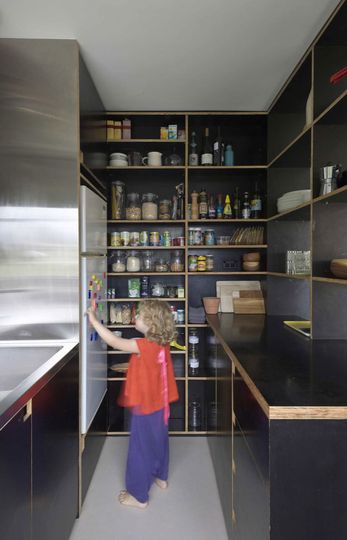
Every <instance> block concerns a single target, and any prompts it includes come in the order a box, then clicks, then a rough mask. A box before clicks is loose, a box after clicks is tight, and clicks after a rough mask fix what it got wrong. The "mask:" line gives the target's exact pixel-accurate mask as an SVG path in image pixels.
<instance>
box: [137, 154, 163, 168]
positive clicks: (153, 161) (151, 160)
mask: <svg viewBox="0 0 347 540" xmlns="http://www.w3.org/2000/svg"><path fill="white" fill-rule="evenodd" d="M162 155H163V154H162V153H161V152H148V154H147V156H146V157H144V158H143V160H142V163H143V164H144V165H146V164H147V165H148V166H149V167H160V166H161V156H162ZM146 162H147V163H146Z"/></svg>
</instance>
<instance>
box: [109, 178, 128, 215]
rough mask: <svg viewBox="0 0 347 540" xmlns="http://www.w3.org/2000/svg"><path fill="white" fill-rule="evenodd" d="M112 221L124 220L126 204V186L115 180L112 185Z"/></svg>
mask: <svg viewBox="0 0 347 540" xmlns="http://www.w3.org/2000/svg"><path fill="white" fill-rule="evenodd" d="M111 199H112V219H123V215H124V203H125V184H124V182H121V181H120V180H115V181H114V182H112V184H111Z"/></svg>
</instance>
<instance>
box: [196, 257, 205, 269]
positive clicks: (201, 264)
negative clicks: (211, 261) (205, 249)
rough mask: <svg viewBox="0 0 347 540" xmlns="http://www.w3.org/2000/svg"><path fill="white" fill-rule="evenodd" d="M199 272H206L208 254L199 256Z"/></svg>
mask: <svg viewBox="0 0 347 540" xmlns="http://www.w3.org/2000/svg"><path fill="white" fill-rule="evenodd" d="M198 272H206V255H199V257H198Z"/></svg>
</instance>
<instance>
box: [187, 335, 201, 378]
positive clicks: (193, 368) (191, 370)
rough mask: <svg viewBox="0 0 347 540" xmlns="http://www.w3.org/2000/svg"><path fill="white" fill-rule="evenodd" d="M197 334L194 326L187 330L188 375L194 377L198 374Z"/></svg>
mask: <svg viewBox="0 0 347 540" xmlns="http://www.w3.org/2000/svg"><path fill="white" fill-rule="evenodd" d="M198 348H199V335H198V332H197V330H196V328H191V329H190V330H189V336H188V375H189V377H196V376H197V375H199V364H200V362H199V349H198Z"/></svg>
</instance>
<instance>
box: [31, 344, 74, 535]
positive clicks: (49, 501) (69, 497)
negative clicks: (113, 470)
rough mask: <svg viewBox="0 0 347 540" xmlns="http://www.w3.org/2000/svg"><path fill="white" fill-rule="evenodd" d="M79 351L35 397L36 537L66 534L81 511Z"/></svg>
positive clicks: (33, 448)
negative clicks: (79, 486) (79, 506)
mask: <svg viewBox="0 0 347 540" xmlns="http://www.w3.org/2000/svg"><path fill="white" fill-rule="evenodd" d="M78 389H79V385H78V354H76V355H74V357H73V358H72V359H71V360H70V361H69V362H68V363H67V364H66V365H65V366H64V367H63V368H62V369H61V370H60V371H59V372H58V373H57V374H56V375H55V377H54V378H53V379H51V381H50V382H48V383H47V384H46V386H45V387H44V388H43V389H42V390H41V391H40V392H39V393H38V394H37V395H36V396H35V397H34V398H33V401H32V404H33V415H32V423H33V425H32V452H33V457H32V463H33V465H32V466H33V518H32V528H33V536H32V537H33V539H35V540H47V538H49V539H50V540H67V539H68V538H69V535H70V532H71V529H72V526H73V523H74V521H75V519H76V517H77V513H78V459H79V442H78V437H79V435H78V433H79V429H78V391H79V390H78Z"/></svg>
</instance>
